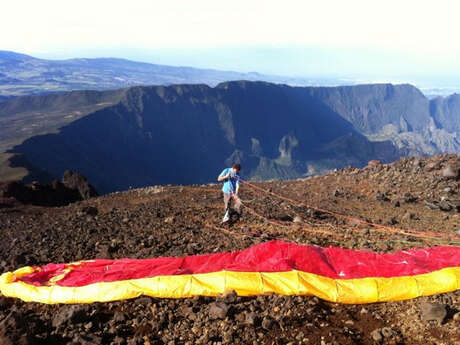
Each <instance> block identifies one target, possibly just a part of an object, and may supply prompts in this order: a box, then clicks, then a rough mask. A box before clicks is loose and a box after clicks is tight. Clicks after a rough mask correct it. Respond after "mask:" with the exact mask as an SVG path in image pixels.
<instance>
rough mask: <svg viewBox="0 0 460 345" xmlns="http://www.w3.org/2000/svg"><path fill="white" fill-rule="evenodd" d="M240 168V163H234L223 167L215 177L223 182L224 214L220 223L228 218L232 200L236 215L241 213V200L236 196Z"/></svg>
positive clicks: (238, 186) (238, 188)
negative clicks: (229, 166) (228, 166)
mask: <svg viewBox="0 0 460 345" xmlns="http://www.w3.org/2000/svg"><path fill="white" fill-rule="evenodd" d="M240 170H241V164H239V163H234V164H233V165H232V167H231V168H227V169H224V170H223V171H222V172H221V173H220V175H219V176H218V177H217V181H219V182H223V183H224V184H223V186H222V192H223V194H224V206H225V215H224V218H223V219H222V223H225V222H228V221H229V220H230V214H231V204H232V200H233V208H234V209H235V211H236V213H237V214H238V216H240V215H241V201H240V199H239V197H238V192H239V190H240V182H241V181H240V179H241V177H240V175H239V173H240Z"/></svg>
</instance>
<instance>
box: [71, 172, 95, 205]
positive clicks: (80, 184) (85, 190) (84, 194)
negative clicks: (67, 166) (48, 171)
mask: <svg viewBox="0 0 460 345" xmlns="http://www.w3.org/2000/svg"><path fill="white" fill-rule="evenodd" d="M62 183H63V184H64V185H65V186H66V187H67V188H70V189H75V190H78V192H79V193H80V196H81V198H82V199H84V200H86V199H89V198H92V197H95V196H98V195H99V194H98V193H97V191H96V189H95V188H94V187H93V186H92V185H91V184H89V182H88V180H87V179H86V177H84V176H83V175H81V174H79V173H77V172H74V171H71V170H66V171H65V172H64V176H63V177H62Z"/></svg>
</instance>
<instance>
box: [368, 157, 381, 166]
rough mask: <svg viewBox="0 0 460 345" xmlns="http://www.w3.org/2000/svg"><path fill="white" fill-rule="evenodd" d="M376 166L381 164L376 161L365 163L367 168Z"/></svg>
mask: <svg viewBox="0 0 460 345" xmlns="http://www.w3.org/2000/svg"><path fill="white" fill-rule="evenodd" d="M377 165H382V162H380V161H378V160H375V159H373V160H371V161H369V162H368V163H367V166H368V167H372V166H377Z"/></svg>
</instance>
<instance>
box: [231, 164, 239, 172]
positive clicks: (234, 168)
mask: <svg viewBox="0 0 460 345" xmlns="http://www.w3.org/2000/svg"><path fill="white" fill-rule="evenodd" d="M240 170H241V164H240V163H234V164H233V165H232V171H233V173H234V174H238V173H239V172H240Z"/></svg>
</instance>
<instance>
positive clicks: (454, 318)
mask: <svg viewBox="0 0 460 345" xmlns="http://www.w3.org/2000/svg"><path fill="white" fill-rule="evenodd" d="M452 319H453V320H454V321H457V322H458V321H460V312H458V313H455V314H454V316H453V317H452Z"/></svg>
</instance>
